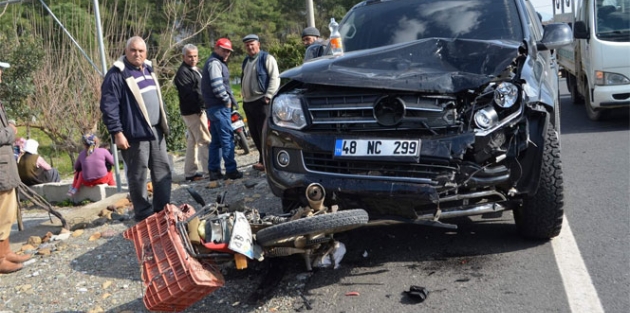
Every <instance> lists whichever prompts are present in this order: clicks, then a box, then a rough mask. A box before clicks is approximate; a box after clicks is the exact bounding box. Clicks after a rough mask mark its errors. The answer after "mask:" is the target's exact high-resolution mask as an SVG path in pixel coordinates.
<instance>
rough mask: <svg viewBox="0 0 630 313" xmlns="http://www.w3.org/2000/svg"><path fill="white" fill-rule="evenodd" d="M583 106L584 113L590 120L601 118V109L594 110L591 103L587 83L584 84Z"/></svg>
mask: <svg viewBox="0 0 630 313" xmlns="http://www.w3.org/2000/svg"><path fill="white" fill-rule="evenodd" d="M584 107H585V108H586V115H588V118H590V119H591V120H592V121H599V120H601V119H602V113H604V112H602V111H595V109H593V105H592V103H591V90H590V89H589V88H588V83H586V84H585V86H584Z"/></svg>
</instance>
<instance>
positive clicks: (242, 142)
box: [236, 130, 249, 154]
mask: <svg viewBox="0 0 630 313" xmlns="http://www.w3.org/2000/svg"><path fill="white" fill-rule="evenodd" d="M236 140H237V143H238V146H240V147H241V149H243V154H249V145H248V144H247V137H245V130H242V131H240V132H236Z"/></svg>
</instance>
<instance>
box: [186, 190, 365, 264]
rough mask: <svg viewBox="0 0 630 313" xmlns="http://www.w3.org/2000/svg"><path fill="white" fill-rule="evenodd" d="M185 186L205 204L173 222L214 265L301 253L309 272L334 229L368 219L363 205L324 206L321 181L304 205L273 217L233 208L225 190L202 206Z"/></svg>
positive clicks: (192, 249)
mask: <svg viewBox="0 0 630 313" xmlns="http://www.w3.org/2000/svg"><path fill="white" fill-rule="evenodd" d="M187 190H188V192H189V193H190V194H191V196H192V197H193V198H194V199H195V201H196V202H197V203H199V204H200V205H202V206H203V208H202V209H201V210H200V211H198V212H197V213H195V214H193V215H192V216H190V217H189V218H187V219H186V220H183V221H180V222H177V230H178V232H179V234H180V236H181V238H182V241H183V242H184V245H185V247H186V250H187V252H188V253H189V254H190V255H191V256H192V257H195V258H198V259H211V260H213V261H214V262H215V263H218V264H219V263H223V262H225V261H231V260H233V259H234V260H235V261H236V263H237V264H236V265H237V268H243V266H244V263H245V262H246V261H245V260H244V259H243V258H242V256H246V257H247V258H249V259H251V260H258V261H262V260H263V259H264V258H265V257H282V256H289V255H293V254H301V255H302V256H303V257H304V260H305V264H306V268H307V269H308V270H311V269H312V263H313V261H314V259H315V258H316V257H318V256H319V257H321V256H325V255H329V254H330V251H331V250H332V249H333V248H334V245H335V240H334V239H333V235H334V234H335V233H339V232H343V231H346V230H350V229H353V228H356V227H359V226H362V225H364V224H367V222H368V215H367V212H365V211H364V210H362V209H353V210H345V211H337V207H336V206H333V207H331V208H328V207H325V206H324V205H323V201H324V199H325V191H324V188H323V187H322V186H321V185H319V184H311V185H310V186H308V188H307V189H306V198H307V199H308V201H309V206H308V207H300V208H297V209H294V210H293V211H290V212H289V213H284V214H277V215H275V214H274V215H272V214H262V213H260V212H259V211H258V210H256V209H247V210H245V211H244V212H234V211H231V210H230V208H229V206H228V205H227V204H225V194H222V195H220V196H219V197H217V201H216V203H213V204H210V205H206V204H205V202H204V200H203V199H202V198H201V196H199V194H197V193H196V192H195V191H194V190H192V189H190V188H188V189H187ZM240 255H242V256H240Z"/></svg>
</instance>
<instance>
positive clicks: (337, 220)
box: [256, 209, 368, 247]
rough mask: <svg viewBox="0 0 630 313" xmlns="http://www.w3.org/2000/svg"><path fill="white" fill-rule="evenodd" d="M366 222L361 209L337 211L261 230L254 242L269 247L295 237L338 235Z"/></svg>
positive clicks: (365, 216)
mask: <svg viewBox="0 0 630 313" xmlns="http://www.w3.org/2000/svg"><path fill="white" fill-rule="evenodd" d="M367 222H368V214H367V212H365V210H363V209H353V210H345V211H338V212H335V213H327V214H322V215H315V216H310V217H305V218H301V219H299V220H294V221H289V222H286V223H282V224H278V225H274V226H270V227H267V228H264V229H261V230H260V231H258V232H257V233H256V241H257V242H258V244H260V245H261V246H263V247H270V246H274V245H277V244H280V243H282V242H285V241H289V240H292V239H294V238H295V237H297V236H304V235H309V234H333V233H339V232H343V231H347V230H351V229H354V228H357V227H359V226H362V225H365V224H367Z"/></svg>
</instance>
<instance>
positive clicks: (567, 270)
mask: <svg viewBox="0 0 630 313" xmlns="http://www.w3.org/2000/svg"><path fill="white" fill-rule="evenodd" d="M551 246H552V247H553V251H554V255H555V257H556V263H557V264H558V268H559V269H560V276H562V281H563V282H564V290H565V291H566V293H567V298H568V299H569V306H570V307H571V312H574V313H582V312H585V313H600V312H601V313H603V312H604V307H603V306H602V303H601V301H600V300H599V296H598V295H597V290H595V286H593V281H592V280H591V276H590V275H589V274H588V270H587V269H586V265H585V264H584V260H583V259H582V255H581V254H580V249H578V246H577V243H576V242H575V237H573V232H571V227H569V221H568V220H567V217H566V216H564V219H563V223H562V231H561V232H560V235H559V236H558V237H556V238H554V239H553V240H551Z"/></svg>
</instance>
